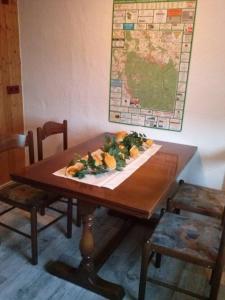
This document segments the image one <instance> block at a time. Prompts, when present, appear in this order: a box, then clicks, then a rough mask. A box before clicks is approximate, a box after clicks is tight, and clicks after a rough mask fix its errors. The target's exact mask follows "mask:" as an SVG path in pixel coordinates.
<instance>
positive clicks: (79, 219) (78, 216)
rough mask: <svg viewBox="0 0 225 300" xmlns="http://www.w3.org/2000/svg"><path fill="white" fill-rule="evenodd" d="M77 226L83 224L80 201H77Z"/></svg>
mask: <svg viewBox="0 0 225 300" xmlns="http://www.w3.org/2000/svg"><path fill="white" fill-rule="evenodd" d="M76 225H77V227H80V226H81V214H80V207H79V201H77V220H76Z"/></svg>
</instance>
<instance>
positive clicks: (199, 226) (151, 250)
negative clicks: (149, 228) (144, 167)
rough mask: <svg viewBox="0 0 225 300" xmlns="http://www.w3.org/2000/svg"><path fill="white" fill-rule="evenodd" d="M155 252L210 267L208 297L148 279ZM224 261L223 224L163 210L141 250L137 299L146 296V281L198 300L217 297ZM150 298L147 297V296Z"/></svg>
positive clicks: (224, 236) (214, 299)
mask: <svg viewBox="0 0 225 300" xmlns="http://www.w3.org/2000/svg"><path fill="white" fill-rule="evenodd" d="M155 253H159V254H161V255H166V256H170V257H174V258H177V259H180V260H183V261H185V262H189V263H192V264H197V265H199V266H202V267H206V268H209V269H211V270H212V277H211V282H210V283H211V290H210V294H209V296H208V297H205V296H202V295H198V294H195V293H193V292H192V291H187V290H184V289H181V288H178V287H176V286H174V285H171V284H169V283H165V282H161V281H159V280H157V279H152V278H147V269H148V264H149V262H150V261H151V259H152V258H153V256H154V254H155ZM224 263H225V226H224V224H223V226H221V224H220V223H217V222H213V220H212V221H211V222H209V220H204V221H203V220H197V219H191V218H190V217H187V216H181V215H177V214H173V213H169V212H166V213H165V214H164V216H163V217H162V218H161V220H160V222H159V224H158V225H157V226H156V229H155V231H154V232H153V234H152V236H151V237H150V238H149V239H148V240H147V241H146V242H145V244H144V247H143V253H142V263H141V275H140V285H139V298H138V299H139V300H144V298H145V288H146V280H147V281H150V282H152V283H154V284H158V285H160V286H163V287H166V288H171V289H173V290H175V291H176V292H181V293H184V294H187V295H189V296H191V297H194V298H198V299H209V300H216V299H217V296H218V292H219V287H220V280H221V276H222V272H223V266H224ZM148 299H149V298H148Z"/></svg>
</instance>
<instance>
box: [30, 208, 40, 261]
mask: <svg viewBox="0 0 225 300" xmlns="http://www.w3.org/2000/svg"><path fill="white" fill-rule="evenodd" d="M37 247H38V243H37V208H36V207H32V209H31V248H32V264H33V265H37V263H38V249H37Z"/></svg>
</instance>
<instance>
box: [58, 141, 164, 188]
mask: <svg viewBox="0 0 225 300" xmlns="http://www.w3.org/2000/svg"><path fill="white" fill-rule="evenodd" d="M160 148H161V145H157V144H153V145H152V146H151V147H150V148H149V149H147V150H146V151H144V152H142V153H141V154H140V156H138V157H137V158H135V159H133V158H131V159H129V160H127V165H126V166H125V167H124V168H123V170H122V171H116V170H114V171H109V172H107V173H103V174H99V175H86V176H85V177H84V178H82V179H79V178H77V177H72V176H66V175H65V171H66V167H65V168H62V169H60V170H58V171H56V172H55V173H53V174H54V175H56V176H60V177H64V178H68V179H71V180H75V181H79V182H82V183H86V184H92V185H95V186H98V187H105V188H108V189H111V190H113V189H115V188H116V187H117V186H119V185H120V184H121V183H122V182H123V181H124V180H126V179H127V178H128V177H129V176H131V175H132V174H133V173H134V172H135V171H136V170H137V169H138V168H139V167H140V166H142V165H143V164H144V163H145V162H146V161H147V160H148V159H149V158H150V157H152V156H153V155H154V154H156V152H157V151H158V150H159V149H160Z"/></svg>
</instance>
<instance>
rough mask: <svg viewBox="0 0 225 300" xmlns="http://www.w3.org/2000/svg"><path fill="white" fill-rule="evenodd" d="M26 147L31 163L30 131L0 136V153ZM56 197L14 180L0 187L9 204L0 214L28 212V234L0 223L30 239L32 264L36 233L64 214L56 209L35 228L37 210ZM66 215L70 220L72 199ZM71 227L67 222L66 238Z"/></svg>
mask: <svg viewBox="0 0 225 300" xmlns="http://www.w3.org/2000/svg"><path fill="white" fill-rule="evenodd" d="M26 147H28V149H29V162H30V164H33V163H34V144H33V133H32V131H29V132H28V134H27V135H24V134H14V135H7V136H1V137H0V153H2V152H5V151H10V150H13V149H17V148H26ZM57 197H58V196H57V195H53V194H50V193H48V192H45V191H43V190H40V189H36V188H33V187H32V186H29V185H25V184H20V183H16V182H10V183H9V184H8V185H6V186H3V188H2V189H0V201H1V202H3V203H6V204H8V205H10V206H11V207H10V208H8V209H6V210H4V211H2V212H1V213H0V216H2V215H4V214H6V213H8V212H9V211H11V210H12V209H14V208H19V209H22V210H24V211H27V212H29V213H30V216H31V218H30V224H31V234H30V235H29V234H27V233H24V232H22V231H20V230H19V229H17V228H14V227H12V226H10V225H7V224H5V223H2V222H0V225H1V226H3V227H5V228H7V229H10V230H12V231H14V232H16V233H18V234H21V235H23V236H25V237H27V238H30V239H31V248H32V264H34V265H36V264H37V263H38V241H37V238H38V233H39V232H41V231H42V230H44V229H46V228H47V227H49V226H50V225H52V224H53V223H55V222H57V221H58V220H59V219H61V218H62V217H64V216H65V213H64V212H61V211H59V210H58V212H59V213H60V216H59V217H57V218H55V219H54V220H53V221H52V222H50V223H48V224H47V225H45V226H43V227H42V228H40V229H37V212H38V211H40V210H41V209H42V208H43V207H44V206H45V205H46V203H47V205H49V204H50V203H52V202H54V201H56V199H57ZM67 215H68V220H70V216H72V201H70V203H69V204H68V209H67ZM71 227H72V224H70V223H69V222H68V224H67V237H68V238H70V237H71Z"/></svg>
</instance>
